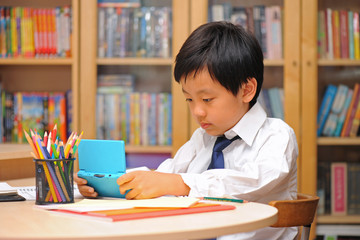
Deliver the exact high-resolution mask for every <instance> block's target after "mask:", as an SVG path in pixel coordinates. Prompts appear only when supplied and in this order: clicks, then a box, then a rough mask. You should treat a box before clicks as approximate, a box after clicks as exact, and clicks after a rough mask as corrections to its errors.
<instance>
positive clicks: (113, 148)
mask: <svg viewBox="0 0 360 240" xmlns="http://www.w3.org/2000/svg"><path fill="white" fill-rule="evenodd" d="M78 151H79V169H80V170H79V172H78V176H79V177H81V178H85V179H86V180H87V181H88V185H89V186H91V187H93V188H94V189H95V191H96V192H97V193H98V194H99V196H102V197H119V198H124V197H125V195H123V194H121V193H120V190H119V185H118V184H117V183H116V180H117V179H118V178H119V177H120V176H121V175H123V174H124V173H125V172H126V160H125V144H124V141H121V140H93V139H83V140H81V144H79V150H78Z"/></svg>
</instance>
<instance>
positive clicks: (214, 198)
mask: <svg viewBox="0 0 360 240" xmlns="http://www.w3.org/2000/svg"><path fill="white" fill-rule="evenodd" d="M201 199H202V200H211V201H220V202H236V203H247V202H248V201H246V200H243V199H234V198H219V197H202V198H201Z"/></svg>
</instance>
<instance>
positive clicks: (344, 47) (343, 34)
mask: <svg viewBox="0 0 360 240" xmlns="http://www.w3.org/2000/svg"><path fill="white" fill-rule="evenodd" d="M339 14H340V47H341V58H349V33H348V31H349V28H348V12H347V11H346V10H340V12H339Z"/></svg>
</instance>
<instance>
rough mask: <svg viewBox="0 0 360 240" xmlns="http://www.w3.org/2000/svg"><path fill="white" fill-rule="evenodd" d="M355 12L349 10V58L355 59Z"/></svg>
mask: <svg viewBox="0 0 360 240" xmlns="http://www.w3.org/2000/svg"><path fill="white" fill-rule="evenodd" d="M353 19H354V14H353V12H352V11H349V12H348V33H349V36H348V39H349V58H350V59H355V50H354V25H353V22H354V20H353Z"/></svg>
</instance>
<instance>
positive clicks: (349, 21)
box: [318, 8, 360, 59]
mask: <svg viewBox="0 0 360 240" xmlns="http://www.w3.org/2000/svg"><path fill="white" fill-rule="evenodd" d="M359 14H360V13H359V12H358V11H352V10H337V9H331V8H326V9H324V10H320V11H319V12H318V57H319V58H322V59H360V33H359V24H360V23H359Z"/></svg>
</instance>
